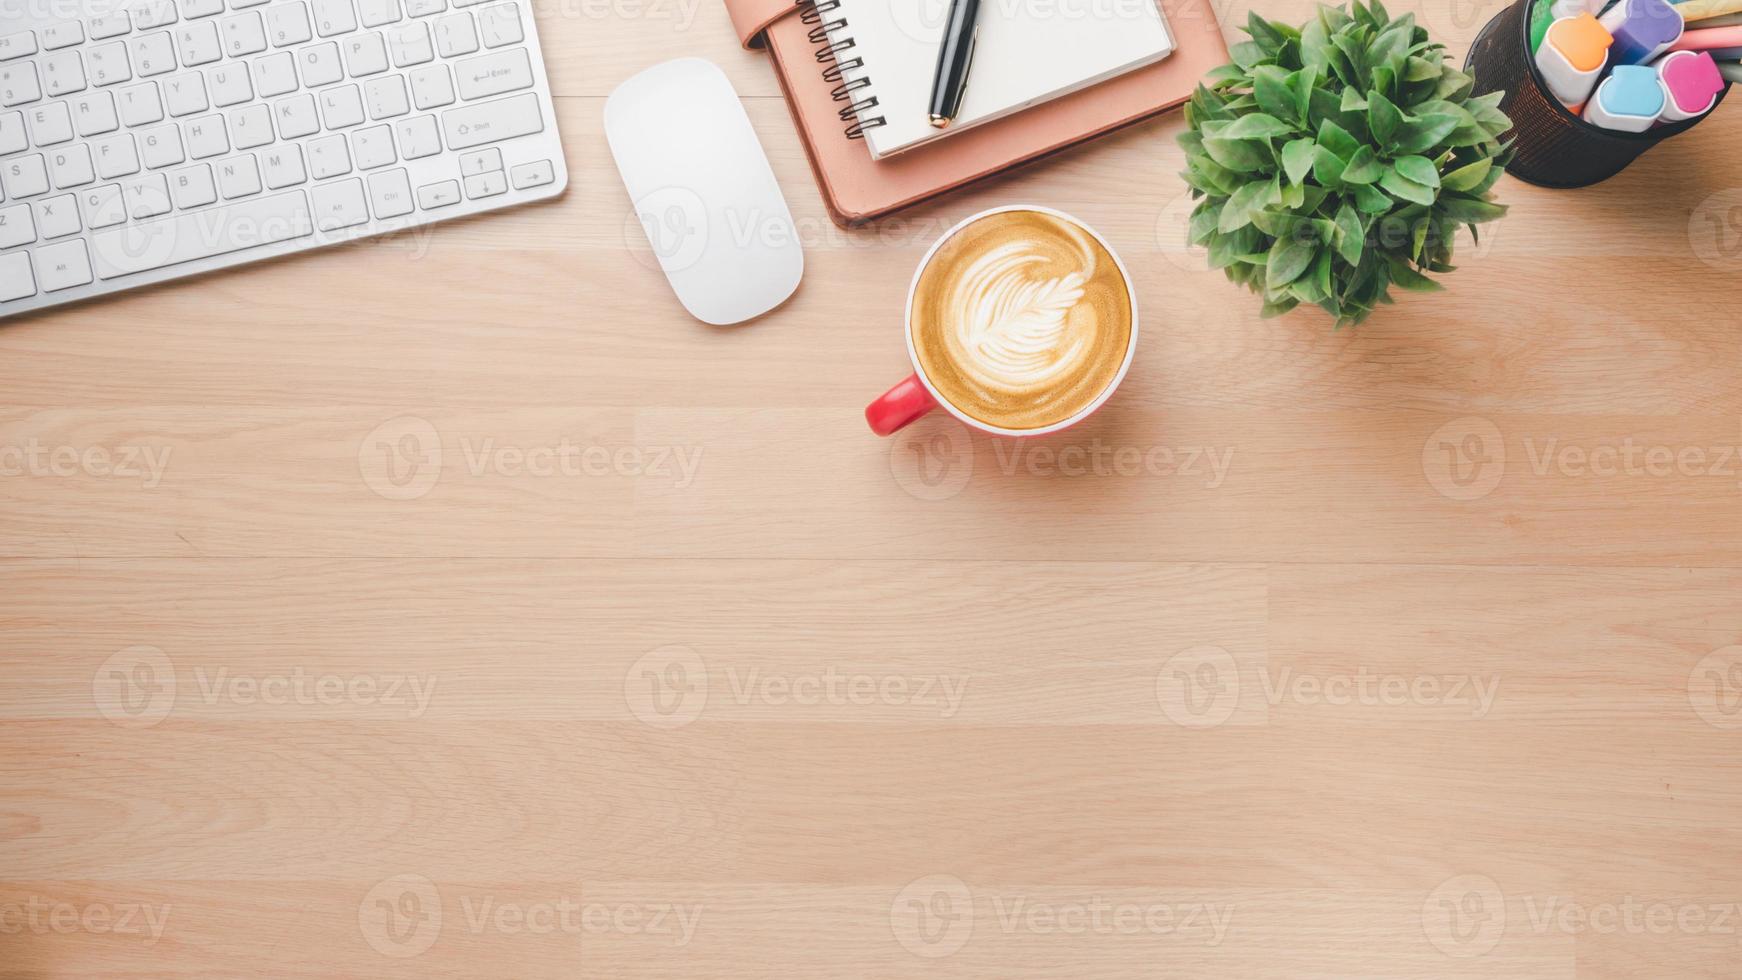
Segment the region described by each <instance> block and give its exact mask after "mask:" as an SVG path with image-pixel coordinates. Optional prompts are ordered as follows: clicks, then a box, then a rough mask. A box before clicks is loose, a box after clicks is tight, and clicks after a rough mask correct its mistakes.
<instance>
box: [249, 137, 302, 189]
mask: <svg viewBox="0 0 1742 980" xmlns="http://www.w3.org/2000/svg"><path fill="white" fill-rule="evenodd" d="M260 162H261V164H262V167H261V170H262V171H263V173H264V175H265V177H266V186H267V187H270V188H272V189H273V190H278V189H279V188H281V187H289V186H290V185H292V184H300V183H302V182H303V181H305V180H308V170H307V169H305V168H304V167H303V165H302V147H300V146H297V145H296V144H295V143H280V144H278V145H277V146H274V147H273V148H272V149H270V150H267V151H266V152H265V153H263V154H261V160H260Z"/></svg>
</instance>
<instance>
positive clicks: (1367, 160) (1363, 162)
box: [1343, 146, 1385, 184]
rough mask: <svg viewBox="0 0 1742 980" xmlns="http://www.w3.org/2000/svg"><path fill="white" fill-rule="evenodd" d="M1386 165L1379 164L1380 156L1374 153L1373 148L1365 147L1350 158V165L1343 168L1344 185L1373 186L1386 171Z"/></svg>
mask: <svg viewBox="0 0 1742 980" xmlns="http://www.w3.org/2000/svg"><path fill="white" fill-rule="evenodd" d="M1384 169H1385V168H1384V165H1382V164H1381V163H1380V162H1379V155H1378V154H1377V153H1374V152H1373V148H1372V147H1371V146H1363V147H1361V148H1360V149H1359V150H1356V151H1355V155H1354V156H1352V157H1350V158H1349V165H1348V166H1347V167H1345V168H1343V183H1345V184H1371V183H1373V182H1374V181H1376V180H1378V179H1379V175H1380V173H1381V172H1383V171H1384Z"/></svg>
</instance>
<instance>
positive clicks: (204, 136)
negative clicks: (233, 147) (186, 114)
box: [185, 112, 230, 160]
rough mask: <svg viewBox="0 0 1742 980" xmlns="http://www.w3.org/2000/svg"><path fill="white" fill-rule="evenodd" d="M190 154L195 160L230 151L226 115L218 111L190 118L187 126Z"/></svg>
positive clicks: (186, 133)
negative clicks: (221, 114) (225, 128)
mask: <svg viewBox="0 0 1742 980" xmlns="http://www.w3.org/2000/svg"><path fill="white" fill-rule="evenodd" d="M185 129H186V132H185V135H186V136H187V144H188V156H190V157H193V158H194V159H195V160H204V159H206V158H208V157H215V156H219V155H221V154H224V153H228V152H230V140H229V138H228V136H226V135H225V132H224V117H223V116H220V115H218V114H217V113H215V112H214V113H212V114H211V115H209V116H200V117H198V118H196V119H189V120H188V121H187V123H186V126H185Z"/></svg>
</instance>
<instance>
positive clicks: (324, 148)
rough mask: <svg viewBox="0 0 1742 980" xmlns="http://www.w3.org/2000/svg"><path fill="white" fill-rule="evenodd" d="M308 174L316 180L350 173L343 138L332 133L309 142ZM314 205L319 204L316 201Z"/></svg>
mask: <svg viewBox="0 0 1742 980" xmlns="http://www.w3.org/2000/svg"><path fill="white" fill-rule="evenodd" d="M308 172H309V176H311V177H313V178H314V179H316V180H325V179H326V178H328V177H337V176H339V175H340V174H348V173H350V172H351V152H350V150H348V149H346V148H345V137H343V136H341V135H339V134H337V133H334V134H333V135H331V136H322V137H320V138H319V139H312V140H309V141H308ZM316 204H317V205H318V204H319V201H318V200H317V201H316Z"/></svg>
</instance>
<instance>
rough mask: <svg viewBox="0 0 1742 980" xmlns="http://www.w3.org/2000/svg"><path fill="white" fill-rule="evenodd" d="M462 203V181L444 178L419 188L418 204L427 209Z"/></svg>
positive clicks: (431, 209)
mask: <svg viewBox="0 0 1742 980" xmlns="http://www.w3.org/2000/svg"><path fill="white" fill-rule="evenodd" d="M458 203H460V182H459V181H457V180H444V181H440V182H438V183H434V184H425V185H423V186H422V187H419V188H418V189H417V206H418V207H420V208H423V209H424V210H425V211H433V210H435V209H436V208H445V207H447V206H448V205H450V204H458Z"/></svg>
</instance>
